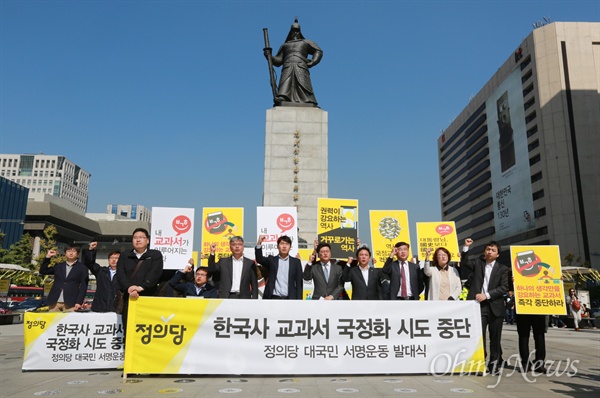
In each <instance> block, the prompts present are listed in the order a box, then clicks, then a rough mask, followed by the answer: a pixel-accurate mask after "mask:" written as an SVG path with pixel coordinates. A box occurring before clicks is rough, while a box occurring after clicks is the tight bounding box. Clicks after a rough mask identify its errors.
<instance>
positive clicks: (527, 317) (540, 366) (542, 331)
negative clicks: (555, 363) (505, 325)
mask: <svg viewBox="0 0 600 398" xmlns="http://www.w3.org/2000/svg"><path fill="white" fill-rule="evenodd" d="M515 319H516V322H517V333H518V334H519V356H520V357H521V372H527V371H529V370H532V371H533V372H537V373H543V374H545V373H547V369H546V367H545V366H544V362H545V361H546V328H547V325H548V322H547V320H546V319H547V318H546V315H537V314H536V315H534V314H523V315H521V314H517V315H516V317H515ZM530 331H533V341H534V344H535V354H534V360H533V361H530V360H529V356H530V355H529V333H530Z"/></svg>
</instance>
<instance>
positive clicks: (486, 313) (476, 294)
mask: <svg viewBox="0 0 600 398" xmlns="http://www.w3.org/2000/svg"><path fill="white" fill-rule="evenodd" d="M472 244H473V239H471V238H467V239H465V245H464V247H463V253H462V256H461V258H460V269H461V274H462V273H463V272H464V271H467V272H471V275H470V277H469V279H470V281H471V286H470V288H469V294H468V295H467V300H476V301H477V302H478V303H479V304H480V309H481V326H482V328H483V347H484V351H485V356H486V357H487V353H488V351H487V350H486V349H485V346H486V329H489V333H490V349H489V354H490V355H489V361H488V369H489V371H490V373H492V374H499V373H500V366H501V365H502V363H501V359H500V358H501V355H502V346H501V344H500V340H501V338H502V323H503V320H504V311H505V308H504V295H505V294H506V293H507V292H508V287H509V274H510V269H509V268H508V267H507V266H505V265H503V264H500V263H499V262H498V261H496V260H497V259H498V257H499V256H500V244H498V242H495V241H492V242H490V243H488V244H487V245H486V246H485V249H484V251H483V255H484V258H483V259H481V258H480V257H479V258H476V259H474V260H471V261H469V260H468V256H467V252H468V250H469V246H471V245H472ZM463 278H464V274H463Z"/></svg>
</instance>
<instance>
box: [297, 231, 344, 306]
mask: <svg viewBox="0 0 600 398" xmlns="http://www.w3.org/2000/svg"><path fill="white" fill-rule="evenodd" d="M317 243H318V242H317V241H316V240H315V245H316V248H315V251H314V252H313V253H312V254H311V255H310V261H309V262H308V263H307V264H306V266H305V267H304V272H303V273H302V277H303V278H304V280H305V281H310V280H312V281H313V293H312V298H311V299H312V300H339V299H340V294H341V293H342V292H343V291H344V282H342V272H343V269H342V267H340V266H339V265H338V264H337V262H336V261H335V260H333V259H332V258H331V246H330V245H329V244H328V243H318V244H317ZM317 255H318V256H319V261H317V259H316V257H317Z"/></svg>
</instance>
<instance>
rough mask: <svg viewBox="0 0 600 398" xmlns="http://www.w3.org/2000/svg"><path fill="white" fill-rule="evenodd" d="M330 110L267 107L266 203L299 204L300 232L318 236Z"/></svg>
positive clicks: (324, 194)
mask: <svg viewBox="0 0 600 398" xmlns="http://www.w3.org/2000/svg"><path fill="white" fill-rule="evenodd" d="M327 123H328V122H327V112H325V111H323V110H321V109H319V108H304V107H286V106H278V107H275V108H272V109H269V110H267V124H266V133H265V185H264V193H263V206H296V208H297V209H298V228H299V230H298V236H299V237H300V238H302V239H305V240H306V241H307V242H308V244H309V247H312V246H311V245H312V241H313V240H314V239H315V238H316V237H317V199H318V198H326V197H327V185H328V163H327V146H328V144H327V132H328V128H327Z"/></svg>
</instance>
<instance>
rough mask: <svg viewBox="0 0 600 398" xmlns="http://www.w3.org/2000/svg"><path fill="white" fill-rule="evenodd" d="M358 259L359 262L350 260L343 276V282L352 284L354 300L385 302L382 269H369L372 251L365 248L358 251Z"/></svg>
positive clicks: (350, 258)
mask: <svg viewBox="0 0 600 398" xmlns="http://www.w3.org/2000/svg"><path fill="white" fill-rule="evenodd" d="M356 257H357V258H358V262H355V260H354V259H353V258H352V257H349V258H348V263H347V264H346V267H344V272H343V274H342V281H343V282H350V283H351V284H352V300H383V289H382V282H383V280H382V277H381V269H379V268H374V267H369V261H370V260H371V250H369V248H368V247H367V246H363V247H361V248H359V249H358V250H357V251H356ZM388 294H389V293H388Z"/></svg>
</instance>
